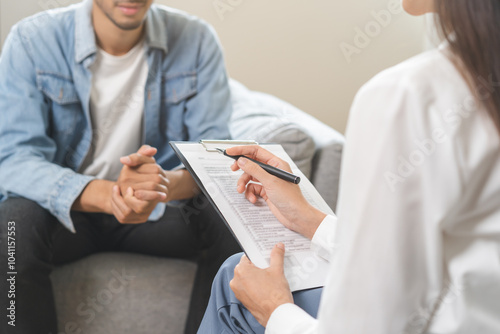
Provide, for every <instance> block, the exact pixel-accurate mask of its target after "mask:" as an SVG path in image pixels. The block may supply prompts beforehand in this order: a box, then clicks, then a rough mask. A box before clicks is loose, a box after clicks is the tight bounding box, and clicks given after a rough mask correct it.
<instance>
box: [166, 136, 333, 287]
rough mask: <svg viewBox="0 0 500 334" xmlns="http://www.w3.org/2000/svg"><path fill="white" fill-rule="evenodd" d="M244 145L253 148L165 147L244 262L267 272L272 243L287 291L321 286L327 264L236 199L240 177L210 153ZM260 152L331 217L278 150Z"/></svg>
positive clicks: (267, 213)
mask: <svg viewBox="0 0 500 334" xmlns="http://www.w3.org/2000/svg"><path fill="white" fill-rule="evenodd" d="M249 144H254V145H255V144H257V143H256V142H255V141H238V140H237V141H227V140H223V141H218V140H217V141H214V140H203V141H200V142H170V145H171V146H172V148H173V150H174V152H175V153H176V154H177V156H178V157H179V159H180V160H181V162H182V163H183V164H184V166H185V167H186V169H187V170H188V171H189V172H190V173H191V175H192V176H193V178H194V180H195V182H196V184H197V185H198V186H199V188H200V190H201V191H202V192H203V193H204V194H205V196H206V197H207V199H208V200H209V202H210V204H212V205H213V207H214V208H215V210H216V211H217V213H218V214H219V215H220V217H221V218H222V220H223V221H224V223H225V224H226V225H227V226H228V228H229V229H230V231H231V233H232V234H233V236H234V237H235V238H236V240H237V241H238V243H239V244H240V246H241V248H242V249H243V251H244V252H245V254H246V255H247V257H248V258H249V259H250V260H251V261H252V262H253V263H254V264H255V265H256V266H257V267H260V268H267V267H268V266H269V262H270V252H271V250H272V248H273V247H274V245H275V244H276V243H277V242H283V243H284V244H285V247H286V249H287V252H286V254H285V276H286V277H287V279H288V282H289V284H290V288H291V289H292V291H297V290H303V289H310V288H316V287H320V286H323V285H324V282H325V280H326V277H327V274H328V269H329V264H328V262H327V261H326V260H324V259H322V258H320V257H319V256H317V255H316V254H315V253H314V252H313V251H312V249H311V242H310V240H309V239H307V238H305V237H303V236H302V235H300V234H298V233H296V232H293V231H291V230H289V229H287V228H286V227H284V226H283V225H282V224H281V223H280V222H279V221H278V220H277V218H276V217H275V216H274V215H273V214H272V212H271V210H270V209H269V207H268V206H267V203H265V201H264V200H262V199H261V200H260V201H258V202H257V203H256V204H252V203H251V202H249V201H248V200H247V199H246V198H245V196H244V194H239V193H238V192H237V191H236V184H237V180H238V178H239V175H241V173H242V172H241V171H240V172H233V171H231V169H230V166H231V165H232V164H233V163H234V160H232V159H231V158H228V157H226V156H224V155H222V154H220V153H219V152H217V151H216V150H213V148H215V147H217V148H221V149H226V148H229V147H232V146H236V145H249ZM261 146H263V147H264V148H266V149H267V150H269V151H271V152H272V153H273V154H275V155H277V156H279V157H280V158H282V159H283V160H285V161H287V162H288V163H289V164H290V166H291V168H292V171H293V172H294V174H296V175H299V176H300V177H301V178H302V179H303V181H302V182H301V184H300V185H298V186H300V188H301V190H302V192H303V193H304V196H305V197H306V199H307V200H308V201H309V202H310V203H311V204H312V205H313V206H315V207H317V208H318V209H320V210H322V211H323V212H325V213H330V214H333V211H332V210H331V209H330V207H328V205H327V204H326V202H325V201H324V200H323V198H322V197H321V195H320V194H319V193H318V192H317V190H316V188H314V186H313V185H312V184H311V183H310V181H309V180H308V179H307V178H306V177H305V176H304V174H303V173H302V172H300V170H299V169H298V168H297V166H296V165H295V164H294V162H293V161H292V159H291V158H290V157H289V156H288V154H286V152H285V151H284V149H283V147H281V145H279V144H261ZM216 152H217V153H216Z"/></svg>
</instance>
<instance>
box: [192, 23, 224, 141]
mask: <svg viewBox="0 0 500 334" xmlns="http://www.w3.org/2000/svg"><path fill="white" fill-rule="evenodd" d="M197 75H198V79H197V94H196V95H195V96H194V97H192V98H191V99H189V100H188V101H187V103H186V107H187V108H186V109H187V110H186V114H185V118H184V121H185V126H186V128H187V130H188V137H189V140H200V139H229V138H230V134H229V125H228V124H229V119H230V117H231V113H232V104H231V94H230V91H229V84H228V79H227V73H226V68H225V64H224V57H223V55H222V48H221V45H220V43H219V41H218V39H217V37H216V34H215V31H214V30H213V28H212V27H211V26H209V25H208V24H206V26H205V29H204V30H203V33H202V36H201V41H200V45H199V50H198V60H197Z"/></svg>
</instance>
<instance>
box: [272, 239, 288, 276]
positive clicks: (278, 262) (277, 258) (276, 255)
mask: <svg viewBox="0 0 500 334" xmlns="http://www.w3.org/2000/svg"><path fill="white" fill-rule="evenodd" d="M284 262H285V245H283V244H282V243H281V242H280V243H278V244H276V245H275V246H274V248H273V250H272V251H271V267H272V268H279V269H280V270H281V271H283V272H284V269H283V265H284Z"/></svg>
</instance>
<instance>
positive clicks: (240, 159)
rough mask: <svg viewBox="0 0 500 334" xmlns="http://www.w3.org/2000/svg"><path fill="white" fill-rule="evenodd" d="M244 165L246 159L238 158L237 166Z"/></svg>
mask: <svg viewBox="0 0 500 334" xmlns="http://www.w3.org/2000/svg"><path fill="white" fill-rule="evenodd" d="M246 163H247V159H245V158H239V159H238V165H240V166H245V165H246Z"/></svg>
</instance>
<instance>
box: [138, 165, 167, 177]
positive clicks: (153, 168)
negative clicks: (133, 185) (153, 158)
mask: <svg viewBox="0 0 500 334" xmlns="http://www.w3.org/2000/svg"><path fill="white" fill-rule="evenodd" d="M135 170H136V171H137V172H138V173H140V174H158V175H161V176H163V177H167V173H165V171H164V170H163V168H161V166H160V165H158V164H156V163H153V164H142V165H140V166H139V167H137V168H136V169H135Z"/></svg>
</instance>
